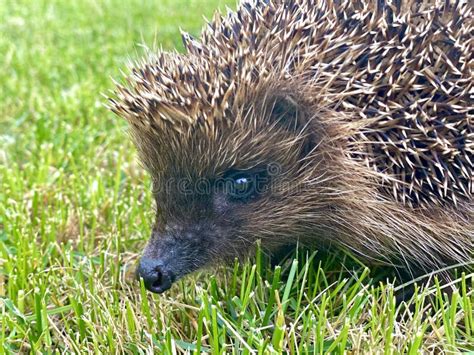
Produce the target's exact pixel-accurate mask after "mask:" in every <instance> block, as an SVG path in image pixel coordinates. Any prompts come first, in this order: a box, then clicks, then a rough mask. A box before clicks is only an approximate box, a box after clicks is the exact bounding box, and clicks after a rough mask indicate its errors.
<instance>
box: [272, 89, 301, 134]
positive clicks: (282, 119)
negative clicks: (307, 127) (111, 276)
mask: <svg viewBox="0 0 474 355" xmlns="http://www.w3.org/2000/svg"><path fill="white" fill-rule="evenodd" d="M269 111H270V121H271V122H270V123H271V124H275V125H278V126H281V127H283V128H285V129H287V130H289V131H299V130H301V129H303V128H304V124H305V123H304V121H305V120H304V112H303V111H304V110H303V109H302V108H301V107H300V105H299V104H298V102H297V101H296V100H295V99H294V98H293V97H291V96H289V95H278V96H276V97H274V98H273V99H272V100H271V101H270V107H269Z"/></svg>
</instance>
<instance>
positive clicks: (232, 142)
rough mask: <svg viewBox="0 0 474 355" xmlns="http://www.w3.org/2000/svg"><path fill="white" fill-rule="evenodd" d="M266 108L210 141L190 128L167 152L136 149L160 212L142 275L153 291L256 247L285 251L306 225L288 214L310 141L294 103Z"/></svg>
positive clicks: (241, 117)
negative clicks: (290, 238)
mask: <svg viewBox="0 0 474 355" xmlns="http://www.w3.org/2000/svg"><path fill="white" fill-rule="evenodd" d="M264 102H269V104H264V105H261V107H260V109H255V108H253V109H252V110H251V111H248V110H245V109H242V110H241V111H239V112H238V113H236V114H234V116H233V117H232V119H228V120H225V121H222V123H221V124H217V125H215V126H214V127H213V132H212V134H211V133H210V132H208V131H207V132H206V131H204V130H202V129H197V128H196V127H193V128H190V129H189V130H188V131H187V132H186V134H182V133H176V134H168V135H167V136H166V138H167V139H168V142H167V143H166V144H164V142H159V141H155V142H153V143H152V142H146V143H145V144H143V141H141V143H140V142H137V145H138V146H139V147H141V148H142V149H141V152H142V154H141V155H142V158H143V159H142V160H143V161H144V163H145V165H146V167H147V168H148V170H149V171H150V173H151V175H152V176H153V180H154V194H155V198H156V205H157V212H156V222H155V227H154V229H153V233H152V236H151V238H150V240H149V242H148V245H147V246H146V248H145V251H144V254H143V257H142V260H141V263H140V266H139V270H138V272H139V275H140V276H141V277H142V278H143V279H144V282H145V285H146V287H147V288H148V289H149V290H151V291H153V292H158V293H160V292H163V291H165V290H166V289H168V288H169V287H170V286H171V284H172V282H173V281H175V280H176V279H178V278H180V277H182V276H184V275H186V274H188V273H190V272H192V271H195V270H197V269H199V268H201V267H203V266H206V265H209V264H211V263H215V262H218V261H224V260H227V261H232V260H234V259H235V258H236V257H242V256H245V255H247V254H248V253H249V252H250V251H252V250H253V249H254V247H255V245H256V242H257V240H259V239H261V240H262V245H263V246H264V247H265V248H268V249H273V248H276V247H278V246H280V244H287V241H286V239H284V238H278V237H277V236H278V235H281V236H284V235H288V234H289V231H290V230H291V231H292V232H294V231H295V230H296V229H297V227H296V225H295V224H296V223H297V219H298V220H301V218H299V217H298V216H297V215H294V214H295V213H297V211H288V206H291V205H293V206H294V205H295V204H294V203H289V201H288V199H295V198H296V199H297V198H298V197H299V193H300V192H299V191H298V188H300V187H301V186H298V185H297V183H296V182H299V184H301V181H302V179H301V174H302V171H304V170H305V169H301V165H302V161H304V157H305V155H307V154H308V150H309V149H310V144H311V139H310V137H312V135H311V134H309V133H308V127H309V125H307V124H305V125H302V124H301V123H300V122H303V120H302V115H303V114H302V111H301V110H299V109H298V106H297V104H296V102H295V101H294V100H292V99H291V98H288V97H281V96H279V97H278V98H272V99H266V100H264ZM154 137H155V139H156V137H157V136H154ZM160 137H162V136H160ZM162 138H163V137H162ZM150 139H151V138H150ZM150 147H153V151H152V150H150ZM145 149H146V151H144V150H145ZM295 181H296V182H295ZM293 217H294V218H293Z"/></svg>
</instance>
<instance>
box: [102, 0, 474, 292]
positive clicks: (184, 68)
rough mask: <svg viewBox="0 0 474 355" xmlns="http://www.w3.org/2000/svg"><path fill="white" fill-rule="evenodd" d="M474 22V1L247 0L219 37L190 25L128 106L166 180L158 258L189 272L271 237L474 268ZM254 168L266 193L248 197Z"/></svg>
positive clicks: (154, 167)
mask: <svg viewBox="0 0 474 355" xmlns="http://www.w3.org/2000/svg"><path fill="white" fill-rule="evenodd" d="M472 15H473V9H472V6H470V5H469V4H468V3H467V2H456V3H452V4H451V3H450V2H439V1H425V2H418V3H416V4H415V3H412V2H402V1H394V2H387V3H382V2H380V1H372V0H364V1H362V0H359V1H312V0H293V1H279V0H274V1H269V2H267V1H251V2H242V4H241V5H240V7H239V9H238V11H237V12H235V13H229V14H228V15H227V16H225V17H223V16H221V15H218V14H217V15H216V16H215V18H214V20H213V21H212V22H211V23H209V24H208V26H207V27H206V29H204V31H203V33H202V37H201V40H199V41H198V40H195V39H193V38H191V37H190V36H189V35H187V34H184V35H183V40H184V43H185V47H186V50H187V52H186V53H185V54H172V53H159V54H158V55H157V56H151V57H150V58H149V59H148V60H147V62H146V63H144V64H141V65H139V66H137V68H135V69H133V71H132V74H131V75H130V76H129V77H128V78H127V80H128V85H127V86H119V87H118V89H117V93H116V97H115V98H113V99H111V106H112V109H113V110H114V112H116V113H117V114H119V115H120V116H123V117H125V118H126V119H127V120H128V121H129V123H130V128H131V133H132V136H133V138H134V141H135V144H136V145H137V147H138V150H139V154H140V157H141V160H142V161H143V163H144V165H145V167H146V168H147V169H148V171H149V172H150V174H151V175H152V178H153V181H154V187H155V195H156V199H157V220H156V227H155V229H154V234H153V236H152V238H151V240H150V243H149V245H148V246H147V248H146V250H145V253H144V258H146V259H147V260H148V261H147V262H148V264H149V265H152V264H153V262H152V261H150V260H158V259H160V260H161V261H160V265H159V268H160V270H161V269H163V268H165V269H167V270H172V271H170V274H172V277H171V280H172V281H173V280H174V279H176V278H177V277H180V276H182V275H184V274H186V273H188V272H190V271H192V270H195V269H197V268H199V267H201V266H203V265H206V264H209V263H214V262H216V261H217V260H222V259H224V260H229V259H231V260H232V259H233V258H234V257H235V256H239V255H242V254H246V253H247V252H248V251H249V250H251V249H252V248H253V246H254V245H255V242H256V241H257V240H258V239H261V240H262V244H263V246H264V247H267V248H268V249H271V250H272V249H275V248H277V247H278V246H280V245H283V244H288V243H289V242H296V241H298V240H299V241H302V242H304V243H307V244H313V245H318V246H319V245H321V244H326V245H334V244H335V245H340V246H345V247H347V248H350V249H352V250H354V251H355V252H357V253H358V254H360V255H363V256H365V257H366V258H367V259H368V260H377V261H382V262H387V263H401V264H405V265H407V266H410V265H416V266H418V267H421V268H425V269H426V268H433V267H439V266H442V265H445V264H452V263H458V262H470V261H472V255H473V237H474V225H473V224H474V222H473V218H474V206H473V202H472V201H473V200H472V197H473V194H474V190H473V173H472V172H473V164H474V154H473V152H474V141H473V137H474V129H473V124H472V120H473V112H474V106H473V99H472V92H473V90H474V87H473V85H474V84H473V82H474V80H473V77H474V75H473V72H472V70H473V66H472V63H473V62H474V60H473V53H474V48H472V34H473V33H474V24H473V20H472V18H473V16H472ZM242 178H243V179H244V180H245V181H248V180H251V181H254V180H258V181H259V182H258V183H259V184H262V186H261V188H260V187H259V191H258V192H255V191H254V192H252V194H251V196H245V198H242V197H241V196H240V197H239V198H235V196H234V197H233V192H232V191H231V190H232V188H235V186H236V185H235V184H236V182H237V181H242ZM260 180H261V181H260ZM226 181H227V182H229V181H230V184H231V190H229V186H228V185H225V184H224V185H225V186H222V184H221V183H223V182H226ZM200 184H201V185H200ZM232 184H234V185H235V186H234V185H232ZM199 186H200V187H199ZM232 186H234V187H232ZM245 186H247V185H245ZM148 264H147V265H148ZM148 269H149V270H155V268H154V266H153V267H151V266H150V267H149V268H148ZM148 269H147V270H145V271H144V273H145V274H147V275H148V274H149V275H151V273H152V271H150V272H148V271H149V270H148ZM153 272H154V271H153ZM157 290H162V289H161V288H158V289H157ZM158 292H161V291H158Z"/></svg>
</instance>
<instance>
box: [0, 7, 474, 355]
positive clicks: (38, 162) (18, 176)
mask: <svg viewBox="0 0 474 355" xmlns="http://www.w3.org/2000/svg"><path fill="white" fill-rule="evenodd" d="M227 4H228V5H231V6H235V4H234V2H233V1H229V2H228V3H227ZM217 7H220V8H221V9H223V10H225V3H224V1H217V0H208V1H206V2H203V1H198V0H161V1H158V0H156V1H151V0H147V1H139V0H128V1H119V0H101V1H95V0H81V1H61V0H48V1H46V0H21V1H20V0H0V19H1V20H0V34H1V35H0V354H3V353H4V352H6V353H9V352H13V353H16V352H29V351H31V352H34V353H36V352H39V351H40V352H46V353H49V352H60V353H63V352H86V351H91V352H102V353H117V352H120V353H122V352H127V353H128V352H132V353H140V352H146V351H148V352H151V351H155V352H163V353H176V352H177V353H180V352H189V351H192V352H197V353H198V352H200V351H204V352H212V353H236V354H240V353H244V354H245V353H249V354H250V353H254V352H259V353H272V352H275V353H278V352H281V351H282V350H288V351H290V352H291V353H323V352H332V353H342V352H344V351H352V352H353V353H368V352H384V353H387V354H389V353H398V352H403V353H410V354H412V353H413V354H414V353H417V352H420V351H427V352H428V351H436V352H458V351H474V345H473V344H474V316H473V305H474V295H473V287H472V286H473V283H474V281H473V274H472V273H471V274H466V273H464V274H463V273H461V272H457V273H456V272H454V273H453V275H454V277H455V279H456V281H455V282H454V286H455V291H454V292H453V293H452V295H451V296H447V295H446V294H444V292H443V291H444V290H445V288H446V285H444V284H442V283H434V286H432V287H430V288H428V289H418V290H417V291H416V293H415V295H414V296H413V297H412V298H411V299H408V300H407V302H406V303H404V302H401V303H396V302H395V296H394V295H396V294H397V292H398V291H397V290H398V289H399V288H400V286H397V285H393V284H392V283H391V282H386V279H385V276H383V275H386V274H385V273H383V272H381V269H380V268H378V269H372V270H371V271H369V269H367V268H365V267H364V266H363V265H362V264H361V263H359V262H357V260H354V259H353V258H351V257H350V256H347V259H351V260H350V261H349V260H346V262H344V263H343V264H344V265H345V266H344V267H343V266H341V265H342V264H341V256H340V255H339V256H338V257H335V256H334V257H333V256H321V255H320V254H321V253H317V252H309V253H308V252H305V251H301V252H300V253H299V255H298V257H297V258H296V259H295V260H294V261H293V260H292V259H289V260H287V261H286V262H285V263H283V265H282V267H281V268H276V269H275V270H273V269H272V268H271V267H270V264H269V263H268V261H267V260H266V258H265V257H264V256H263V255H262V254H260V255H259V257H257V258H256V259H255V260H251V261H249V262H246V263H240V264H239V263H237V262H236V263H235V264H234V266H229V267H220V268H218V269H217V270H208V271H206V272H201V273H197V274H195V275H192V276H190V277H187V278H185V279H184V280H183V281H180V282H178V283H177V284H176V285H175V286H173V288H172V289H171V291H170V292H168V293H166V294H165V295H161V296H158V295H152V294H150V293H147V292H145V290H144V288H143V286H140V284H139V283H137V282H136V281H135V280H134V278H133V270H134V267H135V263H136V261H137V258H138V257H139V252H140V250H141V248H142V247H143V245H144V243H145V241H146V238H147V236H148V234H149V230H150V223H151V222H152V207H151V206H152V199H151V194H150V183H149V180H148V177H147V176H146V174H145V173H144V172H143V170H142V169H141V167H140V165H139V164H138V163H137V160H136V152H135V150H134V148H133V146H132V145H131V143H130V141H129V140H128V139H127V134H126V124H125V122H123V121H122V120H120V119H118V118H116V117H114V115H113V114H111V113H110V112H108V111H107V110H106V108H105V107H104V103H105V99H104V97H103V96H102V95H101V94H107V93H108V90H110V89H111V88H112V87H113V84H112V79H111V78H120V76H121V75H120V70H122V69H124V68H125V67H126V64H127V62H128V61H129V60H130V59H134V58H138V57H139V56H140V55H142V54H143V53H144V49H143V47H144V45H146V46H148V47H150V48H153V47H154V45H156V47H159V46H163V47H164V48H166V49H171V48H178V50H182V46H181V43H180V34H179V28H180V27H181V28H183V29H185V30H187V31H189V32H191V33H193V34H196V35H197V34H199V29H200V27H201V26H202V25H203V23H204V19H203V17H202V16H203V15H205V16H207V17H210V16H211V14H212V12H213V11H214V9H216V8H217ZM382 271H383V270H382ZM381 275H382V276H381ZM407 304H408V305H407Z"/></svg>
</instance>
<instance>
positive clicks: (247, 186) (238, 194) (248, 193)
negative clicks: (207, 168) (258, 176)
mask: <svg viewBox="0 0 474 355" xmlns="http://www.w3.org/2000/svg"><path fill="white" fill-rule="evenodd" d="M255 188H256V184H255V176H252V175H236V176H233V177H231V178H230V186H229V195H230V196H231V197H232V198H235V199H239V200H243V199H248V198H251V197H253V195H254V194H255Z"/></svg>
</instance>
